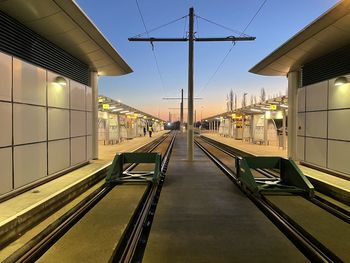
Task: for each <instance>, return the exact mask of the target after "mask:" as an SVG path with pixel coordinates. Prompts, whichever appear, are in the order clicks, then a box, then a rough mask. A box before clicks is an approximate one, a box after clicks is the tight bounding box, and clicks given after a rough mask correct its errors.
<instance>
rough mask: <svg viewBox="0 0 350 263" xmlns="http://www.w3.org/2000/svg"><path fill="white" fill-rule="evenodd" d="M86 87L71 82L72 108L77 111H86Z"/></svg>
mask: <svg viewBox="0 0 350 263" xmlns="http://www.w3.org/2000/svg"><path fill="white" fill-rule="evenodd" d="M85 99H86V94H85V86H84V85H82V84H80V83H78V82H75V81H72V80H71V81H70V107H71V109H75V110H85Z"/></svg>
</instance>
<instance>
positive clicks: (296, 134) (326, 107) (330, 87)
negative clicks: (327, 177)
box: [250, 1, 350, 178]
mask: <svg viewBox="0 0 350 263" xmlns="http://www.w3.org/2000/svg"><path fill="white" fill-rule="evenodd" d="M250 72H252V73H256V74H260V75H265V76H287V78H288V106H289V108H288V115H289V116H288V117H289V123H290V124H289V125H288V135H289V136H288V145H289V147H288V156H289V157H291V158H293V159H296V160H300V162H301V163H303V164H305V165H309V166H311V167H313V168H317V169H319V170H321V171H325V172H327V173H331V174H335V175H338V176H340V177H346V178H349V176H350V162H349V156H350V122H349V119H350V83H349V81H350V1H340V2H339V3H338V4H337V5H335V6H334V7H333V8H331V9H330V10H328V11H327V12H326V13H324V14H323V15H321V16H320V17H319V18H317V19H316V20H315V21H313V22H312V23H311V24H309V25H308V26H306V27H305V28H304V29H302V30H301V31H300V32H298V33H297V34H296V35H295V36H293V37H292V38H290V39H289V40H288V41H287V42H285V43H284V44H283V45H281V46H280V47H279V48H277V49H276V50H275V51H273V52H272V53H271V54H270V55H268V56H267V57H266V58H264V59H263V60H261V61H260V62H259V63H258V64H257V65H255V66H254V67H253V68H252V69H250Z"/></svg>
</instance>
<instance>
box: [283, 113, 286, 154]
mask: <svg viewBox="0 0 350 263" xmlns="http://www.w3.org/2000/svg"><path fill="white" fill-rule="evenodd" d="M282 114H283V119H282V149H283V150H285V149H286V110H285V109H283V110H282Z"/></svg>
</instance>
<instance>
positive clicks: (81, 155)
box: [71, 136, 86, 165]
mask: <svg viewBox="0 0 350 263" xmlns="http://www.w3.org/2000/svg"><path fill="white" fill-rule="evenodd" d="M84 161H86V137H85V136H84V137H79V138H72V139H71V165H75V164H78V163H82V162H84Z"/></svg>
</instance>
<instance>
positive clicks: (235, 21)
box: [76, 0, 338, 119]
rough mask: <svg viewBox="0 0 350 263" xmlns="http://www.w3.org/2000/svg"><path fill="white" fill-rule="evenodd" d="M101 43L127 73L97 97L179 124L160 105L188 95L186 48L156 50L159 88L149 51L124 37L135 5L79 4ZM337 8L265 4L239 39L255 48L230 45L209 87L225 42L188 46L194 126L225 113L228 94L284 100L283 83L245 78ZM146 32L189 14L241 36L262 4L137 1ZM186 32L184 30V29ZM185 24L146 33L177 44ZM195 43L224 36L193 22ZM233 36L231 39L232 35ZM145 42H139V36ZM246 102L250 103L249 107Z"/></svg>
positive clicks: (326, 0)
mask: <svg viewBox="0 0 350 263" xmlns="http://www.w3.org/2000/svg"><path fill="white" fill-rule="evenodd" d="M76 2H77V3H78V5H79V6H80V7H81V8H82V9H83V11H84V12H85V13H86V14H87V15H88V16H89V17H90V19H91V20H92V21H93V22H94V23H95V25H96V26H97V27H98V28H99V29H100V31H101V32H102V33H103V34H104V35H105V37H106V38H107V39H108V40H109V41H110V42H111V44H112V45H113V46H114V47H115V48H116V49H117V50H118V52H119V53H120V54H121V55H122V57H123V58H124V59H125V60H126V61H127V63H128V64H129V65H130V66H131V67H132V69H133V70H134V72H133V73H132V74H128V75H125V76H121V77H101V78H100V79H99V89H100V94H103V95H106V96H109V97H111V98H114V99H120V100H121V101H122V102H123V103H125V104H128V105H131V106H133V107H136V108H139V109H141V110H143V111H146V112H148V113H150V114H153V115H156V116H157V115H158V113H159V114H160V117H162V118H164V119H167V118H168V112H169V111H171V112H172V115H173V117H174V118H175V119H177V118H178V110H169V108H178V106H179V102H177V101H166V100H162V98H163V97H178V96H179V95H180V90H181V88H183V89H184V93H185V94H187V63H188V57H187V56H188V44H187V42H184V43H182V42H181V43H155V54H156V56H157V60H158V64H159V69H160V72H161V75H162V79H163V84H162V81H161V80H160V77H159V74H158V71H157V67H156V64H155V60H154V57H153V53H152V49H151V45H150V44H149V43H147V42H129V41H128V37H132V36H135V35H137V34H140V33H143V32H144V31H145V30H144V27H143V24H142V20H141V18H140V15H139V12H138V9H137V5H136V0H127V1H126V0H124V1H121V0H100V1H93V0H78V1H76ZM337 2H338V1H336V0H293V1H290V0H267V2H266V4H265V5H264V6H263V8H262V9H261V11H260V12H259V14H258V15H257V16H256V18H255V19H254V21H253V22H252V23H251V25H250V26H249V27H248V29H247V30H246V31H245V33H246V34H248V35H250V36H255V37H256V40H255V41H251V42H237V43H236V45H235V46H234V47H233V49H232V51H231V52H230V54H229V56H228V58H227V59H226V61H225V63H224V64H223V66H222V67H221V68H220V70H219V71H218V72H217V74H216V75H215V77H214V78H213V79H212V80H211V81H210V82H209V83H208V81H209V79H210V77H211V76H212V75H213V73H214V71H215V70H216V69H217V67H218V65H219V64H220V62H221V61H222V59H223V57H224V56H225V54H226V53H227V52H228V50H229V49H230V47H231V43H230V42H212V43H202V42H200V43H199V42H196V43H195V96H199V97H202V98H203V100H200V101H197V102H196V105H195V107H196V108H197V119H199V118H200V116H201V114H202V116H203V118H204V117H206V116H210V115H213V114H216V113H220V112H223V111H225V100H226V95H227V94H228V93H229V91H230V90H231V89H233V91H234V92H235V93H236V94H237V95H238V97H239V98H241V96H242V94H243V93H245V92H247V93H248V97H250V95H259V93H260V89H261V88H262V87H264V88H265V90H266V93H267V95H273V94H278V93H280V92H281V93H283V94H284V93H285V92H286V89H287V79H286V78H285V77H264V76H258V75H254V74H251V73H249V72H248V70H249V69H250V68H251V67H252V66H254V65H255V64H256V63H258V62H259V61H260V60H261V59H263V58H264V57H265V56H267V55H268V54H270V53H271V52H272V51H273V50H274V49H276V48H278V47H279V46H280V45H281V44H282V43H284V42H285V41H287V40H288V39H289V38H291V37H292V36H293V35H294V34H296V33H297V32H298V31H300V30H301V29H302V28H304V27H305V26H306V25H308V24H309V23H311V22H312V21H313V20H314V19H316V18H317V17H319V16H320V15H321V14H322V13H324V12H325V11H327V10H328V9H329V8H331V7H332V6H333V5H334V4H336V3H337ZM138 3H139V6H140V9H141V11H142V14H143V17H144V20H145V24H146V26H147V28H148V30H150V29H152V28H155V27H157V26H160V25H163V24H165V23H167V22H169V21H172V20H175V19H177V18H180V17H183V16H185V15H187V14H188V9H189V7H191V6H193V7H194V9H195V14H196V15H198V16H201V17H204V18H206V19H209V20H211V21H214V22H216V23H218V24H221V25H224V26H226V27H228V28H231V29H234V30H236V31H239V32H242V31H243V29H244V28H245V27H246V26H247V24H248V22H249V21H250V20H251V18H252V17H253V15H254V14H255V13H256V11H257V10H258V8H259V7H260V6H261V4H262V3H263V0H236V1H233V0H216V1H214V0H188V1H185V0H138ZM187 25H188V23H187ZM184 29H185V19H182V20H180V21H178V22H176V23H174V24H171V25H170V26H167V27H165V28H162V29H160V30H158V31H155V32H152V33H150V36H153V37H183V36H184V32H185V31H184ZM195 31H196V32H197V33H196V34H197V36H199V37H214V36H220V37H223V36H229V35H233V33H232V32H231V31H228V30H226V29H223V28H220V27H217V26H214V25H212V24H210V23H208V22H206V21H204V20H203V19H198V23H197V21H196V22H195ZM236 36H237V34H236ZM145 37H146V36H145ZM186 96H187V95H186ZM248 101H249V100H248Z"/></svg>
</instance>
